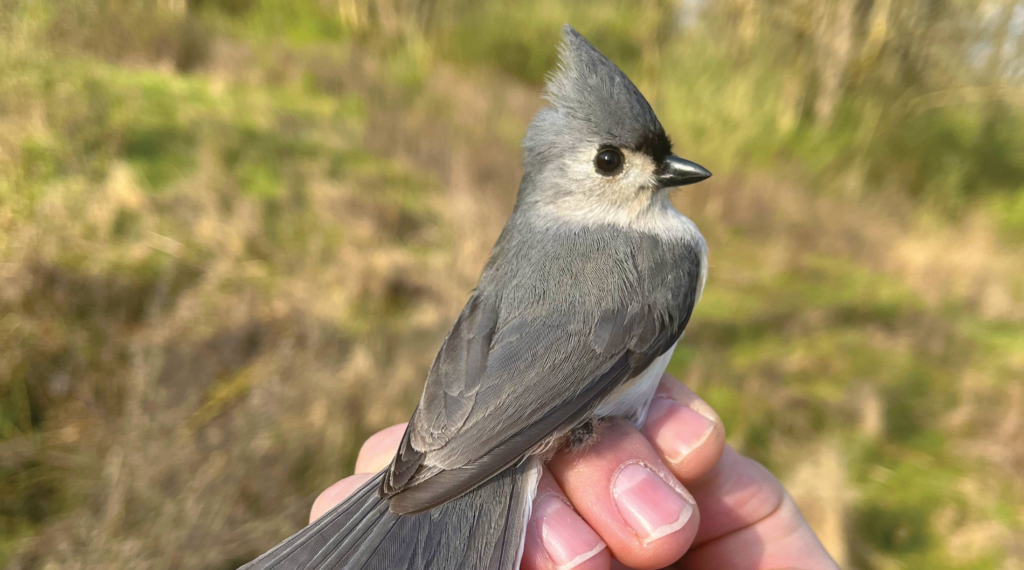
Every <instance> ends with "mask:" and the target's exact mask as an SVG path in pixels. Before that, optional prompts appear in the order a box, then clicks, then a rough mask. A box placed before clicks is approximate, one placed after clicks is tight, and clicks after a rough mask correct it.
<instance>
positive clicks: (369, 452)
mask: <svg viewBox="0 0 1024 570" xmlns="http://www.w3.org/2000/svg"><path fill="white" fill-rule="evenodd" d="M406 425H407V424H398V425H393V426H391V427H389V428H384V429H382V430H380V431H379V432H377V433H375V434H373V435H371V436H370V437H369V438H367V440H366V441H365V442H363V447H361V448H359V457H357V458H356V473H377V472H379V471H380V470H381V469H384V468H385V467H387V466H388V465H391V459H392V458H394V456H395V453H397V452H398V446H399V444H401V443H402V436H403V435H405V426H406Z"/></svg>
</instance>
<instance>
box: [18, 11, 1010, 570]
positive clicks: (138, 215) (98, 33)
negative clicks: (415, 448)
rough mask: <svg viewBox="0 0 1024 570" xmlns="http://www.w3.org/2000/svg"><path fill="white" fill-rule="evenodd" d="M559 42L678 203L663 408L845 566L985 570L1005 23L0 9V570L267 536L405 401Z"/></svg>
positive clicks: (517, 171)
mask: <svg viewBox="0 0 1024 570" xmlns="http://www.w3.org/2000/svg"><path fill="white" fill-rule="evenodd" d="M565 22H569V23H571V24H573V25H574V26H575V27H576V28H577V29H579V30H580V31H581V32H582V33H584V34H585V35H586V36H587V37H589V38H590V39H591V40H592V41H593V42H594V43H595V44H596V45H597V46H598V47H599V48H600V49H602V50H603V51H604V52H605V53H606V54H607V55H608V56H610V57H611V58H612V59H613V60H614V61H616V62H617V63H618V64H619V65H620V66H621V67H622V68H623V69H624V70H625V71H626V72H627V73H628V74H629V75H630V76H631V77H632V78H633V79H634V80H635V81H636V83H637V84H638V85H639V86H640V88H641V90H642V91H643V92H644V93H645V94H646V95H647V96H648V98H649V99H650V101H651V103H652V105H653V106H654V107H655V109H656V110H657V112H658V114H659V116H660V117H661V119H662V121H663V122H664V124H665V126H666V128H667V130H668V131H669V133H670V134H671V136H672V137H673V139H674V141H675V143H676V148H677V150H678V152H679V154H681V155H683V156H686V157H688V158H690V159H693V160H695V161H697V162H699V163H700V164H703V165H705V166H707V167H708V168H709V169H710V170H712V171H713V172H714V173H715V175H716V176H715V178H713V179H712V180H711V181H709V182H708V183H705V184H701V185H698V186H695V187H690V188H686V189H683V190H681V191H679V192H677V193H676V195H675V200H676V203H677V206H678V208H679V209H680V210H681V211H683V212H684V213H686V214H687V215H688V216H690V217H691V218H693V219H694V220H695V221H696V222H697V224H698V225H699V226H700V228H701V229H702V230H703V232H704V235H705V236H706V237H707V240H708V242H709V246H710V251H711V273H710V279H709V282H708V286H707V290H706V293H705V295H704V299H703V302H702V304H701V305H700V306H699V307H698V309H697V312H696V315H695V317H694V319H693V321H692V323H691V326H690V329H689V332H688V334H687V337H686V341H685V342H684V343H682V344H681V345H680V349H679V350H678V351H677V352H676V357H675V359H674V361H673V362H672V364H671V367H670V371H671V372H672V373H674V374H676V375H677V376H678V377H679V378H681V379H682V380H683V381H684V382H686V383H687V384H688V385H689V386H691V387H693V388H694V389H696V390H697V391H698V392H699V393H700V394H701V395H702V396H703V397H704V398H706V399H707V400H708V401H709V402H711V404H712V405H713V406H714V407H715V408H716V409H717V410H718V412H719V414H721V416H722V417H723V418H724V420H725V423H726V426H727V428H728V432H729V441H730V442H731V443H732V444H733V445H735V446H736V447H737V448H739V449H741V450H742V451H743V452H745V453H747V454H750V455H751V456H753V457H755V458H757V459H758V460H760V461H762V462H764V463H765V464H766V465H767V466H768V467H769V468H771V469H772V470H773V471H774V472H775V473H776V474H778V475H779V476H780V477H781V478H782V479H783V481H785V482H786V484H787V485H788V486H789V488H790V489H791V491H792V493H793V494H794V496H795V497H796V498H797V500H798V502H799V504H800V506H801V507H802V508H803V509H804V512H805V513H806V515H807V516H808V517H809V519H810V520H811V521H812V523H813V525H814V527H815V528H816V529H817V530H818V532H819V533H820V535H821V537H822V539H823V540H824V542H825V543H826V545H827V546H828V548H829V549H830V551H831V552H832V554H833V555H834V556H835V558H836V559H837V560H839V561H840V562H841V563H842V564H843V565H844V567H847V568H851V569H862V570H886V569H900V568H907V569H910V568H929V569H936V570H943V569H1000V570H1017V569H1021V568H1024V522H1022V521H1024V476H1022V475H1021V474H1022V472H1024V413H1022V412H1024V325H1022V322H1024V0H828V1H825V0H717V1H700V0H647V1H644V2H626V1H610V0H604V1H583V0H560V1H543V2H542V1H541V0H525V1H521V2H514V3H513V2H510V1H509V2H500V1H489V2H471V1H469V0H381V1H379V2H373V1H370V0H153V1H150V2H139V1H137V0H0V565H6V566H7V567H8V568H12V569H19V570H28V569H43V568H62V569H65V568H67V569H92V568H140V569H142V568H145V569H164V568H199V569H210V570H228V569H232V568H235V567H236V566H237V565H239V564H241V563H243V562H245V561H247V560H249V559H251V558H252V557H254V556H255V555H257V554H259V553H261V552H262V551H264V550H265V549H267V548H268V547H270V546H272V545H274V544H276V543H277V542H278V541H280V540H281V539H283V538H284V537H285V536H287V535H288V534H290V533H292V532H293V531H295V530H297V529H298V528H300V527H301V526H303V525H304V524H305V521H306V519H307V515H308V512H309V507H310V505H311V503H312V500H313V498H314V497H315V496H316V495H317V494H318V493H319V491H321V490H322V489H323V488H325V487H326V486H328V485H329V484H331V483H332V482H334V481H336V480H337V479H340V478H342V477H344V476H346V475H348V474H349V473H350V472H351V469H352V467H353V462H354V457H355V453H356V452H357V450H358V447H359V445H360V443H361V441H362V440H363V439H364V438H365V437H366V436H368V435H369V434H371V433H372V432H374V431H375V430H377V429H380V428H382V427H385V426H388V425H390V424H393V423H397V422H401V421H405V420H406V419H407V418H408V416H409V414H410V412H411V410H412V409H413V407H414V405H415V403H416V402H417V401H418V398H419V394H420V390H421V387H422V382H423V379H424V376H425V373H426V370H427V368H428V366H429V363H430V361H431V360H432V358H433V356H434V353H435V351H436V350H437V348H438V346H439V344H440V342H441V340H442V338H443V337H444V334H445V333H446V331H447V329H448V327H449V326H450V324H451V323H452V322H453V321H454V319H455V317H456V315H457V314H458V312H459V310H460V308H461V307H462V304H463V303H464V302H465V300H466V298H467V296H468V292H469V290H470V289H471V288H472V287H473V285H474V284H475V282H476V279H477V276H478V274H479V272H480V270H481V268H482V266H483V263H484V261H485V260H486V258H487V255H488V253H489V250H490V247H491V245H492V244H493V242H494V240H495V238H496V237H497V235H498V233H499V231H500V230H501V226H502V224H503V223H504V221H505V219H506V217H507V216H508V214H509V212H510V210H511V207H512V204H513V201H514V197H515V192H516V189H517V185H518V182H519V177H520V175H521V167H520V151H519V147H518V145H519V140H520V138H521V137H522V135H523V133H524V131H525V128H526V125H527V122H528V121H529V119H530V117H531V115H532V114H533V112H534V111H535V110H536V109H537V108H538V107H539V105H540V104H541V99H540V86H541V84H542V82H543V79H544V76H545V73H547V72H549V71H550V70H551V69H552V66H553V65H554V64H555V57H556V51H555V48H556V44H557V42H558V39H559V32H560V26H561V24H563V23H565Z"/></svg>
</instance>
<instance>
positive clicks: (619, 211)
mask: <svg viewBox="0 0 1024 570" xmlns="http://www.w3.org/2000/svg"><path fill="white" fill-rule="evenodd" d="M562 37H563V39H562V43H561V45H560V46H559V56H560V58H559V59H560V62H559V66H558V69H557V70H556V71H555V72H554V73H553V74H552V75H551V76H550V77H549V78H548V81H547V85H546V88H545V93H544V97H545V99H547V101H548V103H549V104H548V105H547V106H545V107H544V108H542V109H541V110H540V111H538V112H537V114H536V116H534V118H533V121H532V122H531V123H530V127H529V129H528V131H527V133H526V137H525V138H524V139H523V150H524V167H525V171H526V175H525V177H524V184H523V187H522V189H521V192H520V202H521V203H522V202H524V201H525V202H527V203H534V204H540V205H543V206H544V207H546V208H548V209H554V210H555V211H561V212H564V213H566V214H571V215H579V214H580V213H581V212H582V213H583V214H584V215H589V216H598V217H600V215H602V213H605V214H611V215H614V216H619V217H620V218H621V217H622V216H628V215H631V213H632V214H635V215H640V214H642V212H643V211H645V210H646V209H649V207H650V206H651V204H654V203H656V202H657V201H658V200H664V195H665V191H666V190H668V189H670V188H675V187H678V186H685V185H687V184H693V183H696V182H700V181H701V180H704V179H706V178H708V177H710V176H711V173H710V172H708V171H707V170H705V169H704V168H703V167H701V166H699V165H697V164H695V163H693V162H690V161H688V160H685V159H682V158H680V157H678V156H675V155H674V154H672V143H671V142H670V141H669V138H668V135H666V134H665V129H664V128H662V126H661V122H660V121H658V117H657V116H656V115H655V114H654V111H653V110H652V109H651V106H650V104H648V102H647V100H646V99H644V96H643V95H642V94H641V93H640V90H639V89H637V88H636V86H635V85H634V84H633V82H632V81H630V80H629V78H628V77H626V74H625V73H623V72H622V70H620V69H619V68H618V67H617V66H616V65H615V64H614V63H612V62H611V61H610V60H609V59H608V58H607V57H605V56H604V55H603V54H602V53H601V52H600V51H598V50H597V48H595V47H594V46H593V45H592V44H591V43H590V42H588V41H587V40H586V38H584V37H583V36H582V35H580V34H579V32H577V31H576V30H574V29H573V28H572V27H571V26H568V25H566V26H565V27H564V28H563V32H562Z"/></svg>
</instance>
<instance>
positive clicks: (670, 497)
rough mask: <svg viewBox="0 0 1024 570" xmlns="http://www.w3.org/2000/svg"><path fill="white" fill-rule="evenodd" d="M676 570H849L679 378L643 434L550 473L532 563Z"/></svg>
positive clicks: (616, 435) (342, 486)
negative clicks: (735, 446) (738, 449)
mask: <svg viewBox="0 0 1024 570" xmlns="http://www.w3.org/2000/svg"><path fill="white" fill-rule="evenodd" d="M404 431H405V424H400V425H396V426H392V427H390V428H387V429H385V430H383V431H380V432H378V433H376V434H374V435H373V436H371V437H370V438H369V439H367V440H366V442H365V443H364V444H363V447H362V449H361V450H360V451H359V458H358V459H357V460H356V474H355V475H353V476H351V477H348V478H346V479H342V480H341V481H339V482H337V483H335V484H334V485H332V486H331V487H330V488H328V489H327V490H326V491H324V492H323V493H322V494H321V495H320V496H319V497H318V498H317V500H316V501H315V502H314V503H313V509H312V512H311V513H310V521H311V522H312V521H313V520H315V519H316V518H318V517H319V516H320V515H322V514H324V513H326V512H327V511H328V510H330V509H331V507H333V506H334V505H336V504H338V503H340V502H341V501H342V500H344V499H345V497H347V496H348V495H349V494H350V493H352V492H353V491H355V490H356V489H357V488H358V487H359V486H360V485H362V484H363V483H365V482H366V481H367V480H368V479H370V478H372V477H373V474H375V473H377V472H379V471H380V470H381V469H384V468H386V467H387V466H388V465H389V464H390V463H391V458H392V457H393V456H394V454H395V452H396V451H397V450H398V444H399V442H400V441H401V439H402V434H403V433H404ZM665 567H668V568H681V569H684V568H685V569H721V568H728V569H730V570H781V569H784V568H786V569H800V570H838V566H837V565H836V563H835V562H833V561H832V559H831V557H829V555H828V553H827V552H826V551H825V549H824V547H822V545H821V543H820V542H819V541H818V538H817V537H816V536H815V535H814V532H813V531H812V530H811V528H810V526H808V524H807V521H806V520H804V518H803V515H801V514H800V511H799V509H797V507H796V504H795V503H794V502H793V499H792V498H791V497H790V496H789V494H788V493H787V492H786V490H785V489H784V488H783V487H782V484H781V483H779V481H778V479H776V478H775V477H774V476H772V474H771V473H769V472H768V470H766V469H765V468H764V467H762V466H761V465H760V464H759V463H757V462H756V461H753V460H751V459H748V458H746V457H743V456H741V455H740V454H738V453H736V451H734V450H733V449H732V448H730V447H729V446H728V445H726V443H725V429H724V427H723V426H722V422H721V420H720V419H719V418H718V415H717V414H715V412H714V411H713V410H712V409H711V407H710V406H708V405H707V403H705V402H704V401H703V400H701V399H700V398H698V397H697V395H696V394H694V393H693V392H692V391H691V390H690V389H688V388H686V387H685V386H683V385H682V384H681V383H680V382H678V381H677V380H675V379H674V378H672V377H670V376H667V375H666V376H664V377H662V379H661V384H660V385H659V386H658V392H657V395H656V396H655V399H654V402H652V404H651V408H650V411H649V413H648V417H647V423H646V424H645V426H644V427H643V429H642V430H639V431H638V430H637V429H635V428H634V427H632V425H630V424H629V423H627V422H625V421H622V420H613V421H612V422H611V423H610V424H608V425H605V426H602V427H601V429H599V437H598V439H597V441H596V443H594V445H593V446H591V447H590V448H588V449H587V450H585V451H583V452H576V453H573V452H566V451H563V452H560V453H559V454H558V455H556V456H555V458H554V459H553V460H552V461H550V462H549V463H548V464H547V465H546V466H545V469H544V475H543V476H542V477H541V481H540V487H539V489H538V491H537V496H536V498H535V499H534V504H533V514H532V517H531V520H530V523H529V525H528V526H527V530H526V547H525V550H524V553H523V562H522V566H521V568H522V569H523V570H568V569H570V568H578V569H581V570H607V569H610V568H614V569H617V570H621V569H623V568H635V569H637V570H648V569H657V568H665Z"/></svg>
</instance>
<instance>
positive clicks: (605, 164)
mask: <svg viewBox="0 0 1024 570" xmlns="http://www.w3.org/2000/svg"><path fill="white" fill-rule="evenodd" d="M623 162H625V159H624V158H623V157H622V152H620V151H619V149H617V148H602V149H601V150H600V152H598V153H597V157H596V158H594V166H596V167H597V171H598V172H600V173H601V174H605V175H609V176H610V175H612V174H617V173H618V172H619V171H620V170H622V163H623Z"/></svg>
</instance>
